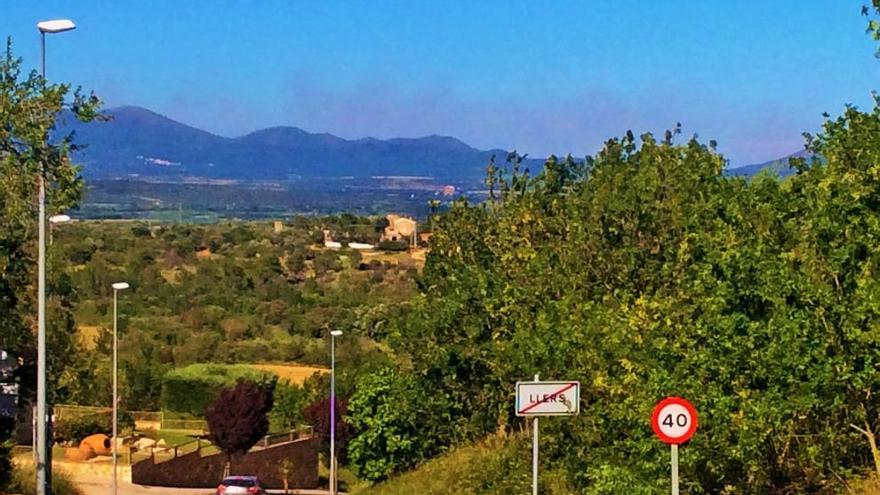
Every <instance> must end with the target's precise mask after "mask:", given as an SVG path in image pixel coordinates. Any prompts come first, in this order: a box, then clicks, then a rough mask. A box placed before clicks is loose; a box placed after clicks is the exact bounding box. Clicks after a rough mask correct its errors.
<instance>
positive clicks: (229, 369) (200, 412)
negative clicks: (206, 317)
mask: <svg viewBox="0 0 880 495" xmlns="http://www.w3.org/2000/svg"><path fill="white" fill-rule="evenodd" d="M242 380H250V381H253V382H256V383H261V384H267V385H270V386H274V385H275V382H276V381H277V380H278V376H277V375H275V374H274V373H272V372H269V371H263V370H257V369H254V368H251V367H249V366H246V365H226V364H193V365H190V366H186V367H184V368H177V369H174V370H171V371H169V372H168V373H166V374H165V376H164V377H163V379H162V397H161V399H160V404H161V406H162V409H163V410H166V411H173V412H179V413H186V414H192V415H194V416H197V417H202V416H204V414H205V409H207V407H208V405H209V404H210V403H211V401H213V400H214V397H216V396H217V392H218V391H219V390H220V389H221V388H224V387H228V386H232V385H235V384H236V383H238V382H239V381H242Z"/></svg>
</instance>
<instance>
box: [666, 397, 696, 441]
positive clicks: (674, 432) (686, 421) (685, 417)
mask: <svg viewBox="0 0 880 495" xmlns="http://www.w3.org/2000/svg"><path fill="white" fill-rule="evenodd" d="M691 421H692V418H691V413H690V412H689V411H688V410H687V408H685V407H684V406H683V405H681V404H669V405H668V406H666V407H664V408H662V409H660V418H659V424H658V425H657V426H658V427H659V428H660V431H662V432H663V434H664V435H666V436H668V437H669V438H680V437H683V436H685V434H686V433H687V432H688V430H689V429H690V426H691Z"/></svg>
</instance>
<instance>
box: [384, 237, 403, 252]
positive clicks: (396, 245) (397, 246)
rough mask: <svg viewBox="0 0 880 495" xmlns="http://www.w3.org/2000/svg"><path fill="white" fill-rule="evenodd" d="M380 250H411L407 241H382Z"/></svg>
mask: <svg viewBox="0 0 880 495" xmlns="http://www.w3.org/2000/svg"><path fill="white" fill-rule="evenodd" d="M379 249H381V250H383V251H406V250H407V249H409V243H408V242H406V241H388V240H386V241H382V242H380V243H379Z"/></svg>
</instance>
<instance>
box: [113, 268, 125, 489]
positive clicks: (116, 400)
mask: <svg viewBox="0 0 880 495" xmlns="http://www.w3.org/2000/svg"><path fill="white" fill-rule="evenodd" d="M112 287H113V495H116V490H117V486H116V483H117V475H116V466H117V464H118V463H119V454H118V452H117V451H118V449H119V446H118V443H119V442H117V441H116V421H117V420H116V416H117V406H118V405H119V398H118V392H117V388H116V370H117V367H116V363H117V354H118V353H117V347H118V346H117V338H116V301H117V299H118V294H119V291H121V290H125V289H128V287H129V285H128V283H127V282H116V283H115V284H113V285H112Z"/></svg>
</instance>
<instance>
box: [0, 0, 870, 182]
mask: <svg viewBox="0 0 880 495" xmlns="http://www.w3.org/2000/svg"><path fill="white" fill-rule="evenodd" d="M861 3H862V2H861V1H859V0H827V1H826V0H790V1H789V0H726V1H722V0H719V1H710V0H702V1H697V0H690V1H685V2H648V1H635V0H633V1H623V0H608V1H599V0H595V1H588V0H582V1H572V2H564V1H552V2H551V1H547V2H538V1H524V2H515V1H489V0H481V1H479V2H474V1H460V2H456V1H437V2H429V1H427V0H410V1H404V0H401V1H351V2H333V1H313V2H299V1H281V0H277V1H260V2H257V1H244V0H241V1H231V0H228V1H227V0H185V1H181V0H153V1H146V0H126V1H119V2H111V1H109V0H107V1H97V0H77V1H72V0H71V1H66V2H62V1H41V2H31V1H25V0H3V4H2V13H0V34H2V35H4V36H7V35H9V36H12V38H13V42H14V44H15V52H16V53H17V54H18V55H19V56H21V57H23V58H24V59H25V65H26V66H27V67H28V68H35V67H36V66H37V59H38V56H39V44H38V42H39V38H38V35H37V33H36V29H35V27H34V25H35V23H36V22H37V21H38V20H41V19H48V18H54V17H68V18H71V19H73V20H74V21H75V22H76V23H77V25H78V28H77V30H76V31H74V32H72V33H65V34H62V35H57V36H53V37H52V38H51V39H49V49H48V57H49V58H48V60H49V61H48V67H49V69H48V75H49V78H50V79H52V80H58V81H69V82H73V83H75V84H78V85H82V86H83V87H84V88H88V89H94V90H95V91H96V92H97V93H98V94H99V96H101V97H102V98H103V99H104V100H105V101H106V103H107V105H108V106H115V105H122V104H132V105H140V106H144V107H147V108H150V109H153V110H155V111H158V112H160V113H163V114H165V115H168V116H169V117H172V118H175V119H177V120H181V121H183V122H185V123H188V124H191V125H195V126H197V127H201V128H204V129H207V130H210V131H212V132H215V133H218V134H221V135H227V136H236V135H240V134H244V133H247V132H250V131H252V130H255V129H258V128H261V127H266V126H271V125H296V126H299V127H302V128H304V129H306V130H309V131H313V132H331V133H333V134H337V135H340V136H343V137H346V138H359V137H364V136H375V137H379V138H387V137H394V136H407V137H412V136H421V135H427V134H444V135H452V136H456V137H459V138H460V139H462V140H464V141H465V142H467V143H469V144H471V145H473V146H476V147H479V148H496V147H497V148H504V149H514V148H515V149H517V150H519V151H521V152H528V153H529V154H530V155H532V156H543V155H546V154H549V153H557V154H564V153H567V152H571V153H574V154H576V155H584V154H588V153H590V154H592V153H594V152H595V151H596V150H597V149H598V148H599V147H600V146H601V144H602V142H603V141H604V140H605V139H607V138H609V137H611V136H619V135H621V134H622V133H624V132H625V131H626V130H627V129H632V130H633V131H634V132H636V133H637V134H638V133H640V132H644V131H652V132H655V133H657V134H661V133H662V131H663V130H664V129H666V128H669V127H672V126H674V125H675V123H676V122H681V123H682V124H683V126H684V130H685V132H686V133H687V134H692V133H697V134H699V136H700V137H701V138H702V139H704V140H709V139H716V140H717V141H718V142H719V148H720V149H721V151H722V152H724V153H725V154H726V155H727V156H728V157H729V158H730V160H731V162H732V164H734V165H744V164H748V163H753V162H757V161H764V160H769V159H773V158H777V157H779V156H782V155H785V154H788V153H791V152H794V151H797V150H799V149H801V148H802V143H803V140H802V138H801V133H802V132H803V131H815V130H816V129H817V128H818V126H819V125H820V123H821V120H822V119H821V114H822V112H825V111H827V112H829V113H831V114H837V113H839V112H840V111H841V109H842V108H843V105H844V104H845V103H854V104H856V105H859V106H863V107H867V106H868V105H869V102H870V91H871V90H872V89H877V88H880V61H878V60H876V59H875V58H874V57H873V52H874V49H875V46H874V45H873V44H872V42H871V41H870V39H869V38H868V37H867V36H866V35H865V34H864V28H865V20H864V18H862V17H860V15H859V11H860V5H861Z"/></svg>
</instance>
